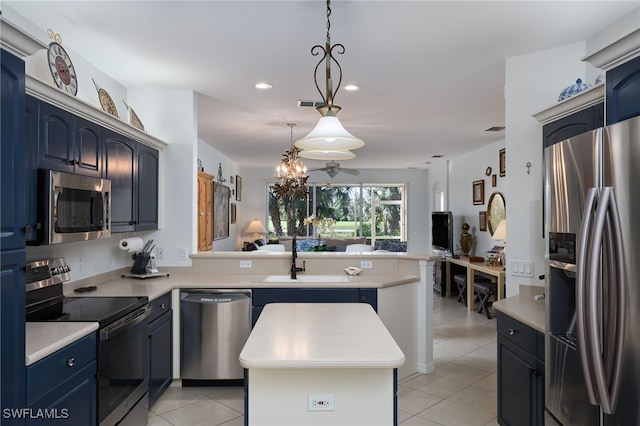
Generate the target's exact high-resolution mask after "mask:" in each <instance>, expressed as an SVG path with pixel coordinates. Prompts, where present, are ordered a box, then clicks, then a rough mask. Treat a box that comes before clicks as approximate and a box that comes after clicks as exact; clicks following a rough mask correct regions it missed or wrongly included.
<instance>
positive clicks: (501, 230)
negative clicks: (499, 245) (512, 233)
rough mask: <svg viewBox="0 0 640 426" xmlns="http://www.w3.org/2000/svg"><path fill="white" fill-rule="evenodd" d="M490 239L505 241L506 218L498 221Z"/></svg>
mask: <svg viewBox="0 0 640 426" xmlns="http://www.w3.org/2000/svg"><path fill="white" fill-rule="evenodd" d="M491 239H494V240H498V241H507V220H506V219H502V220H501V221H500V223H498V227H497V228H496V230H495V231H494V232H493V235H492V236H491Z"/></svg>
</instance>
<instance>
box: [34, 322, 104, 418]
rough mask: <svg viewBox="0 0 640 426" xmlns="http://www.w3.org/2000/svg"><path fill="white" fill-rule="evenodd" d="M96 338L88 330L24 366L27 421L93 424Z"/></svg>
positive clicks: (95, 415)
mask: <svg viewBox="0 0 640 426" xmlns="http://www.w3.org/2000/svg"><path fill="white" fill-rule="evenodd" d="M96 341H97V337H96V333H91V334H89V335H87V336H85V337H83V338H81V339H80V340H77V341H75V342H73V343H71V344H69V345H67V346H65V347H64V348H62V349H59V350H57V351H55V352H54V353H52V354H51V355H48V356H47V357H45V358H43V359H41V360H39V361H36V362H35V363H33V364H31V365H30V366H28V367H27V369H26V370H27V374H26V384H27V385H26V407H27V408H30V409H31V415H30V416H29V418H28V419H27V425H38V426H40V425H60V424H65V425H66V424H69V425H95V424H96V421H97V411H96V410H97V401H96V398H97V396H96V395H97V394H96V371H97V363H96ZM23 361H24V359H23Z"/></svg>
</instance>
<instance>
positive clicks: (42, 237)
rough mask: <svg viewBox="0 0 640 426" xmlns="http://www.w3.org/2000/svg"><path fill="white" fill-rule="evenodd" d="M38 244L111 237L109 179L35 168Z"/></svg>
mask: <svg viewBox="0 0 640 426" xmlns="http://www.w3.org/2000/svg"><path fill="white" fill-rule="evenodd" d="M38 172H39V177H38V178H39V180H40V185H38V187H39V188H40V191H42V193H41V194H40V197H39V198H40V200H39V202H40V208H39V216H40V217H39V220H38V222H39V224H40V225H41V229H39V230H38V234H39V235H38V236H39V238H38V240H39V241H40V243H41V244H58V243H69V242H73V241H86V240H96V239H98V238H107V237H110V236H111V181H110V180H108V179H100V178H94V177H89V176H80V175H75V174H71V173H64V172H59V171H55V170H45V169H40V170H39V171H38Z"/></svg>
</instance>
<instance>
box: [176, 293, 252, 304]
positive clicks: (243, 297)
mask: <svg viewBox="0 0 640 426" xmlns="http://www.w3.org/2000/svg"><path fill="white" fill-rule="evenodd" d="M180 299H181V301H182V302H186V303H200V304H208V303H242V302H245V301H247V300H250V299H251V298H250V297H249V295H248V294H246V293H182V294H181V297H180Z"/></svg>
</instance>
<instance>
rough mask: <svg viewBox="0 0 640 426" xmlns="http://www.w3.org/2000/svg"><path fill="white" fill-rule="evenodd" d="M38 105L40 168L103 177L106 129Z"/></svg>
mask: <svg viewBox="0 0 640 426" xmlns="http://www.w3.org/2000/svg"><path fill="white" fill-rule="evenodd" d="M38 103H39V105H38V106H39V108H38V109H39V113H38V158H39V163H38V167H40V168H44V169H51V170H58V171H61V172H67V173H76V174H81V175H85V176H93V177H101V172H102V170H101V169H102V126H100V125H98V124H95V123H92V122H91V121H88V120H85V119H83V118H80V117H76V116H75V115H74V114H72V113H70V112H68V111H65V110H63V109H61V108H58V107H57V106H54V105H51V104H49V103H47V102H42V101H40V102H38Z"/></svg>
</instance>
